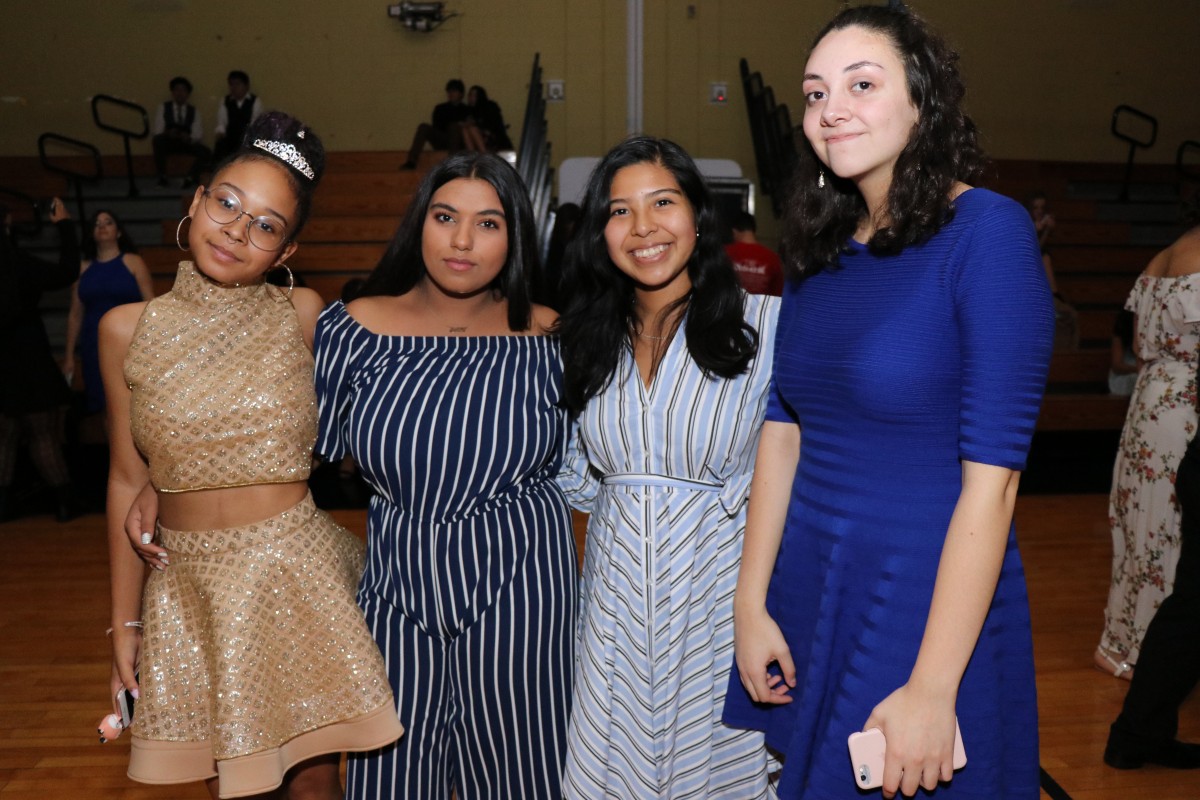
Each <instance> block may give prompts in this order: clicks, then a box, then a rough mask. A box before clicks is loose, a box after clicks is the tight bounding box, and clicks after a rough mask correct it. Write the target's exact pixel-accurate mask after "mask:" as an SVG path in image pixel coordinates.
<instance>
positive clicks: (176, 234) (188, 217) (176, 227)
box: [175, 214, 192, 253]
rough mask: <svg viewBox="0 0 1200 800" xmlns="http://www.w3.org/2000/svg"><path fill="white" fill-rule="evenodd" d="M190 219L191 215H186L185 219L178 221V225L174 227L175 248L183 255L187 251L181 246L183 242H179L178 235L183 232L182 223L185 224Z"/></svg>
mask: <svg viewBox="0 0 1200 800" xmlns="http://www.w3.org/2000/svg"><path fill="white" fill-rule="evenodd" d="M191 218H192V215H191V214H188V215H187V216H186V217H184V218H183V219H181V220H179V224H178V225H176V226H175V246H176V247H178V248H179V249H180V250H182V251H183V252H185V253H186V252H187V251H188V249H187V248H186V247H184V246H183V242H181V241H179V234H180V233H181V232H182V231H183V223H185V222H187V221H188V220H189V219H191Z"/></svg>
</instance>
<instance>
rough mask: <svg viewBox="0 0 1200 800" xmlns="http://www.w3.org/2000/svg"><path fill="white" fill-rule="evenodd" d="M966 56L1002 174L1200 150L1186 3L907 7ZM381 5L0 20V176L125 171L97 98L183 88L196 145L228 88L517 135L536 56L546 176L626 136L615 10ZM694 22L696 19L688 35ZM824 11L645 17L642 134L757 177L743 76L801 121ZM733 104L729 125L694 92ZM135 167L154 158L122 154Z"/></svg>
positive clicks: (498, 2)
mask: <svg viewBox="0 0 1200 800" xmlns="http://www.w3.org/2000/svg"><path fill="white" fill-rule="evenodd" d="M911 5H912V6H914V7H915V8H917V9H918V10H919V11H920V12H922V13H923V14H925V15H926V16H927V17H928V18H929V19H930V20H932V21H933V22H934V23H935V24H936V25H937V26H938V27H939V28H940V29H942V30H943V31H944V32H945V33H946V34H947V35H948V36H949V37H950V39H951V40H952V41H953V42H954V43H955V44H956V46H957V47H958V48H959V49H960V50H961V51H962V53H963V61H962V66H963V70H964V72H965V74H966V75H967V78H968V85H969V87H970V92H969V106H970V109H971V112H972V114H973V115H974V116H975V118H976V120H977V121H978V122H979V124H980V127H981V128H982V129H983V131H984V135H985V143H986V145H987V146H988V148H989V150H990V152H991V153H992V154H993V155H995V156H998V157H1003V158H1034V159H1065V160H1105V161H1120V160H1122V159H1123V158H1124V155H1125V151H1124V149H1123V146H1122V145H1121V144H1120V143H1119V142H1117V141H1115V140H1114V139H1113V138H1112V137H1111V136H1110V135H1109V133H1108V121H1109V115H1110V114H1111V111H1112V109H1113V107H1114V106H1116V105H1117V104H1119V103H1129V104H1131V105H1135V106H1138V107H1140V108H1143V109H1144V110H1146V111H1148V112H1150V113H1152V114H1156V115H1157V116H1158V117H1159V119H1160V121H1161V128H1160V131H1159V144H1158V145H1157V146H1156V147H1155V148H1154V149H1153V150H1152V151H1151V152H1149V153H1144V154H1140V155H1139V160H1142V161H1159V162H1164V161H1171V160H1173V158H1174V153H1175V148H1176V147H1178V145H1179V142H1180V141H1181V140H1182V139H1184V138H1193V139H1194V138H1200V103H1197V102H1196V101H1195V97H1194V94H1195V93H1194V92H1193V91H1191V90H1190V87H1191V86H1192V84H1193V83H1194V79H1195V75H1196V66H1195V59H1194V55H1195V49H1196V42H1197V41H1200V0H1159V1H1158V2H1155V3H1148V2H1131V1H1130V0H1004V1H1002V0H973V1H972V2H962V1H961V0H914V1H913V2H912V3H911ZM385 7H386V3H385V2H383V1H382V0H342V1H341V2H332V0H291V2H282V1H279V0H277V1H276V2H261V3H252V4H248V3H245V2H229V0H106V1H105V2H99V0H0V16H2V18H3V24H0V155H22V154H25V155H28V154H33V153H34V152H35V145H36V139H37V136H38V135H39V134H40V133H42V132H43V131H47V130H52V131H56V132H59V133H63V134H66V135H69V136H75V137H78V138H83V139H87V140H89V141H92V142H94V143H96V144H97V145H98V146H99V147H100V148H101V149H102V150H103V151H104V152H108V153H116V152H120V140H119V139H118V138H117V137H116V136H113V135H110V134H105V133H102V132H100V131H98V130H96V129H95V128H94V127H93V126H92V124H91V118H90V111H89V108H88V99H89V97H90V96H91V95H92V94H94V93H99V92H108V93H112V94H118V95H120V96H123V97H127V98H129V99H132V100H135V101H138V102H141V103H143V104H145V105H147V106H148V107H152V106H153V105H154V104H156V103H158V102H161V101H162V100H163V99H165V96H166V86H165V84H166V82H167V80H168V79H169V78H170V77H171V76H172V75H175V74H184V75H187V76H188V77H189V78H190V79H191V80H192V82H193V83H194V84H195V85H196V93H195V95H194V100H195V101H196V102H197V104H198V105H199V106H200V108H201V110H202V111H203V112H204V115H205V123H206V127H207V129H208V131H209V132H210V134H211V129H212V125H213V122H214V116H215V106H216V103H217V102H218V100H219V98H220V97H221V96H222V95H223V94H224V90H225V86H224V76H225V73H226V72H227V71H228V70H229V69H231V68H241V69H244V70H246V71H247V72H249V73H250V74H251V76H252V78H253V81H254V87H253V88H254V90H255V91H256V92H258V93H259V94H260V95H261V96H262V97H263V98H264V101H265V102H266V103H267V105H268V106H276V107H283V108H286V109H287V110H289V111H292V112H294V113H296V114H297V115H299V116H301V117H303V118H305V119H306V120H308V121H310V122H311V124H312V125H313V126H314V127H315V128H317V129H318V130H319V131H320V132H321V133H322V134H323V136H324V138H325V139H326V141H327V142H328V144H329V146H330V147H331V148H333V149H344V150H353V149H401V148H404V147H405V146H407V142H408V140H409V137H410V136H411V133H412V129H413V127H414V126H415V125H416V124H417V123H419V122H420V121H422V120H424V119H425V118H426V117H427V116H428V114H429V111H430V109H431V108H432V106H433V105H434V104H435V103H437V102H439V101H440V100H441V99H442V97H443V93H442V86H443V84H444V83H445V81H446V79H447V78H449V77H452V76H459V77H462V78H463V80H465V81H466V82H467V83H468V84H470V83H481V84H482V85H484V86H486V87H487V88H488V90H489V92H491V93H492V95H493V96H494V97H495V98H496V100H497V101H498V102H499V103H500V104H501V105H502V107H503V108H504V111H505V114H506V117H507V119H508V120H509V122H510V124H511V125H512V126H513V130H514V132H517V129H518V128H519V126H520V122H521V116H522V112H523V107H524V96H525V82H526V80H527V76H528V70H529V64H530V61H531V59H532V55H533V53H534V52H535V51H538V50H540V51H541V52H542V54H543V65H544V67H545V76H546V77H547V78H561V79H564V80H565V81H566V90H567V101H566V102H565V103H562V104H554V105H551V106H550V107H549V109H548V111H547V117H548V120H549V123H550V138H551V140H552V142H553V146H554V149H553V153H554V159H555V161H558V160H561V159H562V158H564V157H567V156H571V155H594V154H598V153H600V152H603V150H604V149H606V148H607V147H608V146H609V145H611V144H612V143H613V142H615V141H618V140H619V139H620V138H621V137H622V136H623V135H624V133H625V8H626V3H625V0H558V1H552V0H490V2H488V1H485V0H450V2H448V8H450V9H451V10H455V11H459V12H461V13H462V14H463V16H461V17H458V18H456V19H453V20H451V21H449V22H447V23H446V24H445V25H444V26H443V27H442V28H441V29H439V30H437V31H435V32H433V33H431V34H418V33H412V32H409V31H406V30H404V29H403V28H402V27H401V26H400V24H399V23H398V22H396V21H395V20H391V19H388V18H387V16H386V13H385ZM689 7H690V8H692V9H694V14H692V15H691V16H689ZM839 7H840V3H839V2H836V0H808V1H807V2H799V0H795V1H791V0H773V1H771V2H768V0H740V1H739V0H696V2H692V3H688V2H683V0H646V24H645V31H646V62H645V63H646V83H645V116H644V119H645V127H646V129H647V131H650V132H653V133H657V134H662V135H667V136H670V137H672V138H675V139H677V140H679V141H680V142H681V143H682V144H684V145H685V146H687V147H689V148H690V149H692V150H694V151H695V152H696V154H697V155H702V156H711V157H727V158H734V159H736V160H737V161H739V162H740V163H742V164H743V166H745V167H746V168H747V169H751V168H752V154H751V149H750V141H749V134H748V131H747V129H746V124H745V108H744V104H743V99H742V96H741V91H740V85H739V82H738V76H737V59H738V58H739V57H740V56H743V55H744V56H746V57H747V58H749V59H750V62H751V65H752V67H753V68H755V69H758V70H760V71H761V72H762V73H763V75H764V77H765V78H766V80H767V82H768V83H769V84H770V85H771V86H772V87H773V88H774V89H775V93H776V98H777V100H778V101H779V102H786V103H787V104H788V105H789V106H790V107H791V109H792V111H793V118H794V119H795V120H796V121H797V122H798V121H799V117H800V112H801V97H800V77H801V75H802V72H803V58H804V53H805V51H806V50H807V46H808V42H809V41H810V40H811V38H812V36H813V34H814V33H815V31H816V30H817V29H818V27H819V26H820V25H821V24H822V22H823V21H824V20H825V19H826V18H828V16H830V15H831V14H833V13H834V12H835V11H836V10H837V9H838V8H839ZM713 80H724V81H727V82H728V83H729V88H730V98H729V102H728V104H727V105H725V106H712V105H710V104H709V103H708V101H707V93H708V83H709V82H710V81H713ZM136 147H137V148H138V152H149V143H148V142H147V143H138V144H137V145H136Z"/></svg>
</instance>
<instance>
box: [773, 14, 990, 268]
mask: <svg viewBox="0 0 1200 800" xmlns="http://www.w3.org/2000/svg"><path fill="white" fill-rule="evenodd" d="M851 27H858V28H864V29H866V30H868V31H871V32H872V33H876V34H879V35H881V36H884V37H886V38H887V40H888V41H889V42H891V44H892V46H893V47H895V49H896V53H897V55H899V57H900V61H901V63H903V64H904V74H905V79H906V82H907V85H908V95H909V99H911V100H912V103H913V105H914V106H916V109H917V114H918V119H917V124H916V125H915V126H914V127H913V131H912V135H911V136H910V138H909V141H908V144H907V145H906V146H905V148H904V150H903V151H901V153H900V156H899V158H897V160H896V165H895V168H894V170H893V172H892V182H891V186H890V187H889V189H888V195H887V207H886V209H885V214H886V216H885V220H884V222H885V224H884V225H883V226H881V227H880V228H878V229H877V230H876V231H875V234H874V235H873V236H872V237H871V241H870V242H869V243H868V244H869V247H870V249H871V252H873V253H875V254H877V255H894V254H896V253H899V252H900V251H901V250H903V249H904V248H905V247H907V246H909V245H912V244H917V243H919V242H923V241H925V240H927V239H929V237H931V236H932V235H933V234H935V233H937V231H938V230H939V229H940V228H941V227H942V226H943V225H945V224H946V223H947V222H949V221H950V220H951V219H952V218H953V216H954V202H953V201H952V200H951V199H950V193H951V191H952V189H953V187H954V184H955V183H957V182H959V181H961V182H963V183H971V182H973V181H977V180H978V179H979V176H980V174H981V173H982V172H983V169H984V166H985V164H986V159H985V158H984V154H983V150H982V149H981V148H980V147H979V143H978V141H977V140H978V132H977V129H976V127H975V123H974V122H972V121H971V118H970V117H968V116H967V115H966V113H965V112H964V111H963V108H962V101H963V96H964V95H965V94H966V87H965V86H964V85H963V81H962V76H961V75H960V74H959V72H958V53H956V52H955V51H954V50H952V49H951V48H950V46H949V45H948V44H947V43H946V42H945V40H943V39H942V38H941V37H940V36H939V35H938V34H937V33H936V32H934V31H933V30H932V29H931V28H930V27H929V26H928V25H927V24H926V23H925V22H924V21H923V20H922V19H920V18H919V17H918V16H916V15H915V14H913V13H912V12H910V11H908V10H905V9H895V8H890V7H885V6H861V7H857V8H848V9H845V10H844V11H842V12H841V13H840V14H838V15H837V16H836V17H834V18H833V19H832V20H831V21H830V22H829V24H827V25H826V26H825V27H824V28H822V29H821V32H820V33H818V34H817V37H816V39H814V40H813V44H812V49H815V48H816V46H817V45H818V44H819V43H820V42H821V40H822V39H824V38H825V37H826V36H827V35H828V34H829V33H831V32H833V31H838V30H842V29H844V28H851ZM809 52H810V53H811V52H812V50H811V49H810V51H809ZM822 171H824V174H825V184H826V186H825V188H819V187H818V185H817V181H818V175H819V174H820V173H821V172H822ZM866 214H867V206H866V202H865V201H864V200H863V197H862V195H861V194H860V193H859V191H858V189H857V187H856V186H855V185H854V183H853V182H852V181H849V180H846V179H843V178H839V177H837V176H835V175H833V174H831V172H829V171H828V170H827V168H825V166H824V165H823V164H822V163H821V162H820V161H819V160H818V159H817V156H816V153H815V152H813V149H812V146H811V145H810V144H809V143H808V142H807V140H805V142H804V144H803V145H802V147H801V148H800V153H799V158H798V159H797V164H796V170H795V173H794V175H793V179H792V187H791V192H790V197H789V199H788V203H787V207H786V210H785V212H784V236H783V242H782V250H783V254H784V260H785V262H786V263H787V266H788V269H789V271H791V272H793V273H794V274H796V275H799V276H805V275H813V274H815V273H817V272H819V271H821V270H822V269H825V268H827V267H834V266H836V265H837V264H838V258H839V255H840V254H841V252H842V250H843V249H844V248H845V246H846V242H847V241H848V240H849V239H850V237H851V236H852V235H853V234H854V231H855V230H856V229H857V227H858V225H859V223H860V222H861V221H862V219H863V217H864V216H865V215H866Z"/></svg>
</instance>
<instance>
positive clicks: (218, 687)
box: [129, 495, 403, 797]
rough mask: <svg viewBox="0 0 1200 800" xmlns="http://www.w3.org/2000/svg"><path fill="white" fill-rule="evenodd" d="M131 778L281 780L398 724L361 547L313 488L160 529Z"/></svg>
mask: <svg viewBox="0 0 1200 800" xmlns="http://www.w3.org/2000/svg"><path fill="white" fill-rule="evenodd" d="M159 537H160V540H161V542H162V546H163V547H164V548H166V549H167V550H168V551H169V552H170V554H171V564H170V566H169V567H167V569H165V570H163V571H157V570H155V571H152V572H151V575H150V578H149V579H148V580H147V583H146V588H145V593H144V596H143V601H142V619H143V622H144V623H145V629H144V632H143V644H142V662H141V697H140V699H139V701H138V704H137V709H136V713H135V716H134V724H133V727H132V731H131V732H132V734H133V741H132V743H131V755H130V763H129V777H131V778H133V779H134V780H137V781H141V782H143V783H183V782H187V781H196V780H204V779H207V778H211V777H213V776H214V775H216V776H219V778H220V790H221V797H241V796H245V795H250V794H256V793H258V792H264V791H269V790H270V789H272V788H274V787H276V786H278V785H279V784H280V783H281V782H282V779H283V775H284V773H285V772H286V771H287V770H288V768H289V767H291V766H293V765H295V764H296V763H299V762H300V761H303V760H306V759H308V758H311V757H313V756H316V755H321V754H324V753H335V752H342V751H358V750H371V749H375V748H377V747H382V746H383V745H386V744H388V743H390V742H392V741H395V740H396V739H397V738H398V737H399V736H400V735H401V733H403V728H402V727H401V725H400V723H399V721H398V720H397V719H396V713H395V705H394V702H393V700H392V692H391V688H390V687H389V685H388V681H387V673H386V671H385V669H384V664H383V658H382V656H381V655H380V652H379V648H378V647H377V646H376V644H375V641H374V639H373V638H372V637H371V633H370V631H369V630H368V629H367V626H366V623H365V622H364V621H363V615H362V612H361V611H360V610H359V607H358V605H357V604H356V603H355V602H354V592H355V589H356V587H357V584H358V579H359V576H360V575H361V573H362V564H363V547H362V543H361V542H359V540H358V539H356V538H355V537H354V536H353V535H351V534H350V533H349V532H348V531H346V530H345V529H344V528H342V527H340V526H339V525H337V524H336V523H335V522H334V521H333V520H332V519H330V517H329V515H327V514H326V513H325V512H323V511H321V510H319V509H318V508H317V507H316V506H315V505H314V504H313V501H312V496H311V495H309V496H308V497H306V498H305V499H304V500H302V501H301V502H300V503H299V504H298V505H296V506H295V507H293V508H291V509H288V510H287V511H285V512H283V513H281V514H278V515H276V516H274V517H271V518H270V519H266V520H263V521H261V522H256V523H252V524H249V525H244V526H240V527H237V528H226V529H222V530H215V531H174V530H168V529H165V528H162V527H161V526H160V528H159Z"/></svg>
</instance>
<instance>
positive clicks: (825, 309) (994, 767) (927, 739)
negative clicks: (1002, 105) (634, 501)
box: [725, 7, 1054, 800]
mask: <svg viewBox="0 0 1200 800" xmlns="http://www.w3.org/2000/svg"><path fill="white" fill-rule="evenodd" d="M956 60H957V58H956V55H955V54H954V53H953V52H952V51H951V50H950V49H949V48H948V47H947V46H946V45H945V44H944V43H943V42H942V41H941V40H940V39H939V38H938V37H937V36H936V34H934V33H933V32H932V31H930V30H929V29H928V28H927V27H926V26H925V25H924V23H923V22H921V20H919V19H917V18H916V17H914V16H912V15H911V14H909V13H908V12H905V11H901V10H894V9H890V8H885V7H862V8H853V9H848V10H846V11H843V12H842V13H841V14H839V15H838V16H837V17H835V18H834V20H833V21H832V22H831V23H829V25H827V26H826V27H825V29H824V30H823V31H822V32H821V33H820V34H819V35H818V37H817V39H816V43H815V45H814V47H813V50H812V53H811V55H810V56H809V59H808V63H807V65H806V67H805V71H804V72H805V79H804V92H805V99H806V103H807V105H806V109H805V114H804V132H805V136H806V138H807V140H808V145H809V146H808V147H806V148H803V152H802V154H801V157H800V163H799V166H798V168H797V170H798V174H797V176H796V188H795V190H794V196H793V198H792V200H791V202H790V206H789V213H788V218H787V223H786V234H785V244H784V250H785V252H786V253H787V254H788V256H789V258H790V261H791V269H792V270H793V278H792V279H791V280H790V281H789V285H788V287H787V289H786V291H785V293H784V299H783V310H782V312H781V314H780V323H779V329H778V332H777V340H776V351H775V367H774V386H775V390H774V397H773V398H772V401H771V403H770V406H769V407H768V411H767V420H768V422H767V423H766V425H765V427H764V430H763V435H762V444H761V445H760V447H759V451H758V460H757V463H756V466H755V473H754V482H753V485H752V487H751V494H750V497H751V500H750V510H749V519H748V522H747V530H746V543H745V547H744V551H743V556H742V566H741V572H740V574H739V578H738V588H737V594H736V597H735V600H734V625H735V640H736V645H735V648H736V659H737V664H736V670H735V674H734V676H733V678H732V679H731V686H730V692H729V698H728V700H727V702H726V707H725V719H726V721H728V722H730V723H731V724H735V725H741V726H745V727H750V728H756V729H759V730H764V731H765V732H766V735H767V744H768V745H769V746H771V747H772V748H774V749H776V750H778V751H779V752H780V753H781V754H782V755H783V756H784V766H783V773H782V776H781V781H780V785H779V794H780V796H781V797H783V798H806V800H807V799H810V798H813V799H815V798H821V800H829V799H830V798H843V797H844V798H858V797H861V796H862V795H861V794H860V792H859V790H858V788H857V787H856V780H855V778H856V776H855V775H854V773H853V772H852V768H851V763H850V760H849V758H848V757H847V745H846V738H847V736H848V735H849V734H850V733H852V732H855V731H859V730H865V729H869V728H880V729H882V731H883V733H884V735H885V737H886V740H887V751H886V762H885V766H884V769H883V775H882V784H883V795H884V796H885V797H892V796H894V795H895V794H896V793H898V792H899V793H902V794H904V795H906V796H909V795H913V794H915V793H917V792H918V790H919V789H920V788H924V789H925V790H932V789H934V788H935V787H937V797H947V798H955V797H980V798H982V797H987V798H993V797H1003V798H1006V799H1007V800H1014V799H1019V798H1029V799H1030V800H1033V799H1034V798H1037V797H1038V794H1039V789H1038V751H1037V705H1036V698H1035V687H1034V671H1033V655H1032V643H1031V637H1030V630H1029V609H1028V601H1027V599H1026V594H1025V580H1024V575H1023V572H1022V568H1021V563H1020V558H1019V556H1018V553H1017V547H1016V540H1015V538H1014V535H1013V526H1012V519H1013V507H1014V503H1015V499H1016V491H1017V483H1018V479H1019V477H1020V470H1021V469H1022V468H1023V467H1024V464H1025V456H1026V452H1027V450H1028V446H1029V440H1030V437H1031V435H1032V433H1033V428H1034V423H1035V421H1036V418H1037V412H1038V407H1039V403H1040V401H1041V395H1042V388H1043V385H1044V383H1045V377H1046V372H1047V369H1048V364H1049V359H1050V350H1051V342H1052V336H1053V324H1054V315H1053V307H1052V305H1051V301H1050V292H1049V289H1048V287H1047V285H1046V278H1045V274H1044V271H1043V270H1042V265H1041V259H1040V256H1039V253H1038V245H1037V238H1036V236H1035V235H1034V232H1033V227H1032V225H1031V223H1030V221H1029V217H1028V215H1027V214H1026V213H1025V211H1024V210H1023V209H1022V208H1021V206H1020V205H1019V204H1017V203H1015V202H1013V201H1011V200H1008V199H1007V198H1004V197H1001V196H999V195H996V194H993V193H991V192H988V191H985V190H982V189H973V188H971V187H970V186H969V185H967V181H970V180H972V179H974V178H975V177H976V176H977V175H978V173H979V169H980V166H981V162H982V154H981V152H980V150H979V148H978V146H977V144H976V132H975V126H974V124H973V123H972V122H971V121H970V119H969V118H967V117H966V116H965V114H964V113H963V111H962V109H961V105H960V103H961V99H962V96H963V91H964V90H963V86H962V82H961V80H960V78H959V75H958V71H957V67H956ZM802 436H803V444H801V437H802ZM956 714H957V717H958V721H959V722H960V724H961V727H962V738H963V743H964V745H965V748H966V754H967V758H968V763H967V765H966V767H965V769H963V770H961V771H959V772H957V773H956V772H953V770H952V767H951V763H952V758H951V755H952V748H953V744H954V725H955V715H956ZM952 778H953V780H951V779H952ZM944 781H949V783H946V784H944V785H942V786H940V787H938V784H939V782H944Z"/></svg>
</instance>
